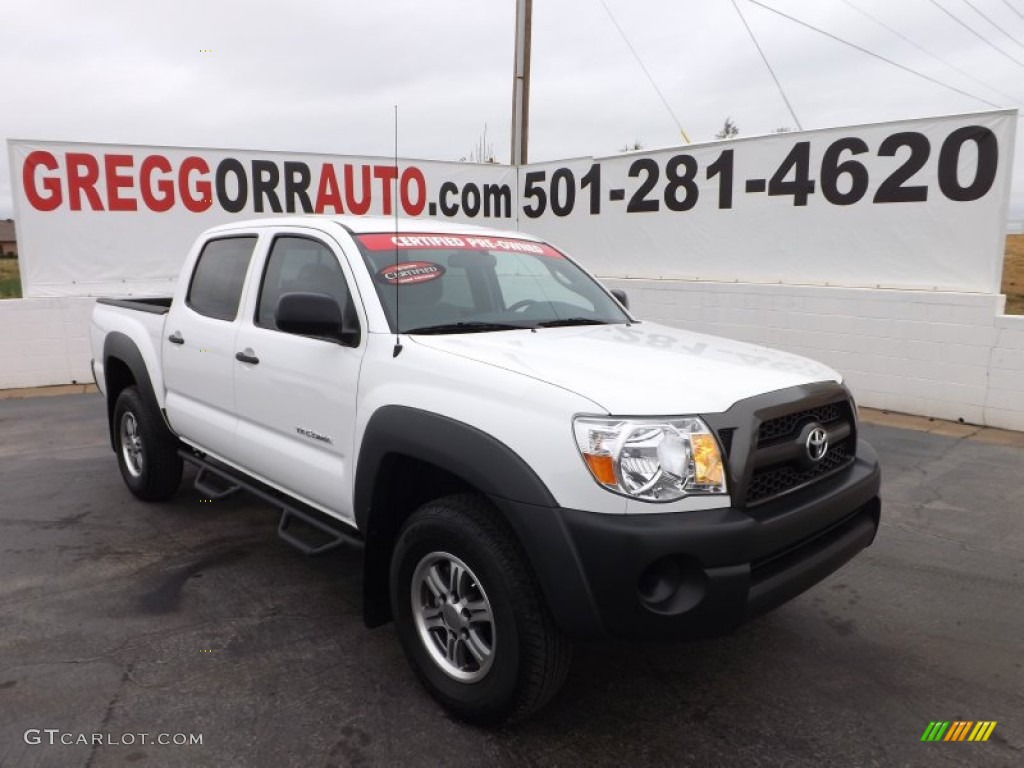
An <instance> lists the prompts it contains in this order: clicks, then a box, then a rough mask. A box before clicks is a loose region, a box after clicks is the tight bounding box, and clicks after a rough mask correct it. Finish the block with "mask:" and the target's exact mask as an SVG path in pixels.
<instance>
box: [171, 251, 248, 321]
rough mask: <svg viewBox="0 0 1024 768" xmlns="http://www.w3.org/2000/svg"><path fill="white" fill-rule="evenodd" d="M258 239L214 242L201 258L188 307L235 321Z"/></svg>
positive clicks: (189, 289)
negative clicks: (250, 260)
mask: <svg viewBox="0 0 1024 768" xmlns="http://www.w3.org/2000/svg"><path fill="white" fill-rule="evenodd" d="M255 248H256V236H255V235H253V236H247V237H225V238H221V239H219V240H211V241H210V242H208V243H207V244H206V245H205V246H203V252H202V253H201V254H199V261H197V262H196V269H195V272H193V273H192V283H191V284H190V285H189V287H188V297H187V298H186V299H185V303H186V304H188V305H189V306H190V307H191V308H192V309H194V310H195V311H196V312H198V313H199V314H201V315H206V316H207V317H213V318H216V319H217V320H234V319H235V317H236V315H238V304H239V301H241V298H242V287H243V286H244V285H245V273H246V271H248V269H249V259H250V258H252V252H253V250H255Z"/></svg>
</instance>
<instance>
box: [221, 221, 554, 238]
mask: <svg viewBox="0 0 1024 768" xmlns="http://www.w3.org/2000/svg"><path fill="white" fill-rule="evenodd" d="M331 223H333V224H337V225H340V226H342V227H344V228H345V229H346V230H348V231H349V232H351V233H352V234H356V235H362V234H369V233H381V232H385V233H386V232H399V233H410V232H414V233H423V234H444V235H489V236H493V237H514V238H518V239H520V240H536V241H538V242H540V240H541V238H539V237H536V236H535V235H531V234H528V233H526V232H517V231H515V230H508V229H493V228H491V227H480V226H477V225H475V224H464V223H462V222H459V221H440V220H438V219H409V218H397V219H396V218H394V217H393V216H277V217H275V218H267V219H239V220H238V221H232V222H229V223H227V224H221V225H220V226H217V227H213V228H212V229H210V230H209V231H210V232H230V231H236V230H239V229H252V228H263V227H311V228H313V229H319V230H322V231H327V230H329V228H330V224H331Z"/></svg>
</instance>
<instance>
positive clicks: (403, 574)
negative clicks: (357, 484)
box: [390, 495, 570, 724]
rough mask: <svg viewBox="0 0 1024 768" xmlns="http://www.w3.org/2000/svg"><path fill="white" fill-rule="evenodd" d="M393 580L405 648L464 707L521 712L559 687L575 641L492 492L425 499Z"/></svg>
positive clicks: (472, 717) (407, 530)
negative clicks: (488, 496) (564, 631)
mask: <svg viewBox="0 0 1024 768" xmlns="http://www.w3.org/2000/svg"><path fill="white" fill-rule="evenodd" d="M390 581H391V605H392V613H393V615H394V618H395V624H396V627H397V629H398V636H399V639H400V640H401V642H402V646H403V648H404V649H405V653H406V655H407V656H408V658H409V661H410V663H411V664H412V667H413V669H414V670H415V671H416V673H417V675H418V676H419V678H420V680H421V681H422V682H423V684H424V685H425V686H426V687H427V689H428V690H429V691H430V692H431V694H433V696H434V697H435V698H436V699H437V700H438V701H440V702H441V703H442V704H443V705H444V706H445V707H447V708H448V709H449V710H451V711H452V712H453V713H454V714H455V715H457V716H458V717H460V718H462V719H464V720H469V721H471V722H477V723H482V724H497V723H500V722H504V721H510V720H519V719H523V718H525V717H527V716H528V715H530V714H531V713H533V712H535V711H536V710H538V709H540V708H541V707H542V706H544V704H546V703H547V702H548V701H549V700H550V699H551V697H552V696H554V695H555V693H556V692H557V691H558V689H559V688H560V687H561V685H562V683H563V682H564V680H565V676H566V673H567V672H568V669H569V659H570V646H569V643H568V641H567V640H566V639H565V638H564V637H563V636H562V635H561V634H560V633H559V631H558V630H557V628H556V627H555V625H554V622H553V620H552V618H551V615H550V613H549V611H548V609H547V606H546V605H545V603H544V600H543V597H542V595H541V593H540V589H539V587H538V585H537V583H536V579H535V578H534V577H533V575H532V573H531V572H530V571H529V569H528V567H527V565H526V561H525V557H524V556H523V553H522V550H521V548H520V546H519V542H518V541H517V540H516V538H515V536H514V535H513V534H512V532H511V531H510V530H509V529H508V527H507V524H506V523H505V522H504V520H502V519H501V517H500V514H499V513H498V512H497V510H495V509H494V508H493V507H492V506H491V505H490V504H488V503H487V502H486V501H485V500H484V499H482V498H480V497H477V496H471V495H459V496H449V497H446V498H444V499H438V500H436V501H432V502H430V503H428V504H426V505H424V506H423V507H421V508H420V509H418V510H417V511H416V512H415V513H414V514H413V515H412V516H411V517H410V518H409V519H408V520H407V521H406V523H405V525H404V526H403V528H402V531H401V533H400V534H399V537H398V541H397V543H396V545H395V549H394V552H393V555H392V561H391V579H390Z"/></svg>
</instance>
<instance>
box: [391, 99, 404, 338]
mask: <svg viewBox="0 0 1024 768" xmlns="http://www.w3.org/2000/svg"><path fill="white" fill-rule="evenodd" d="M391 204H392V205H393V206H394V209H395V237H394V239H393V242H394V244H395V272H397V271H398V105H397V104H395V189H394V193H393V194H392V195H391ZM401 287H402V285H401V282H400V281H398V280H397V279H396V281H395V351H394V352H393V353H392V354H391V356H392V357H398V355H399V354H400V353H401V351H402V339H401V337H400V336H399V333H400V332H401V330H402V324H401V322H400V321H399V309H400V307H401V306H402V293H401V290H400V289H401Z"/></svg>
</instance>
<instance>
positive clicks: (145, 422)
mask: <svg viewBox="0 0 1024 768" xmlns="http://www.w3.org/2000/svg"><path fill="white" fill-rule="evenodd" d="M111 429H112V430H113V434H114V450H115V451H116V453H117V466H118V468H120V470H121V477H123V478H124V482H125V485H127V486H128V490H130V491H131V492H132V493H133V494H135V495H136V496H138V497H139V498H140V499H143V500H144V501H164V500H166V499H169V498H170V497H171V496H173V495H174V493H175V491H177V490H178V486H179V485H180V484H181V473H182V461H181V457H180V456H179V455H178V446H177V441H176V440H175V439H174V437H173V435H171V434H170V432H169V431H168V429H167V427H166V426H165V425H164V423H163V421H162V420H161V418H160V414H158V413H153V410H152V409H151V408H147V407H146V402H145V400H143V399H142V395H141V394H140V393H139V390H138V388H136V387H126V388H125V389H124V390H122V391H121V394H119V395H118V396H117V401H116V402H115V403H114V418H113V422H112V423H111Z"/></svg>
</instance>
